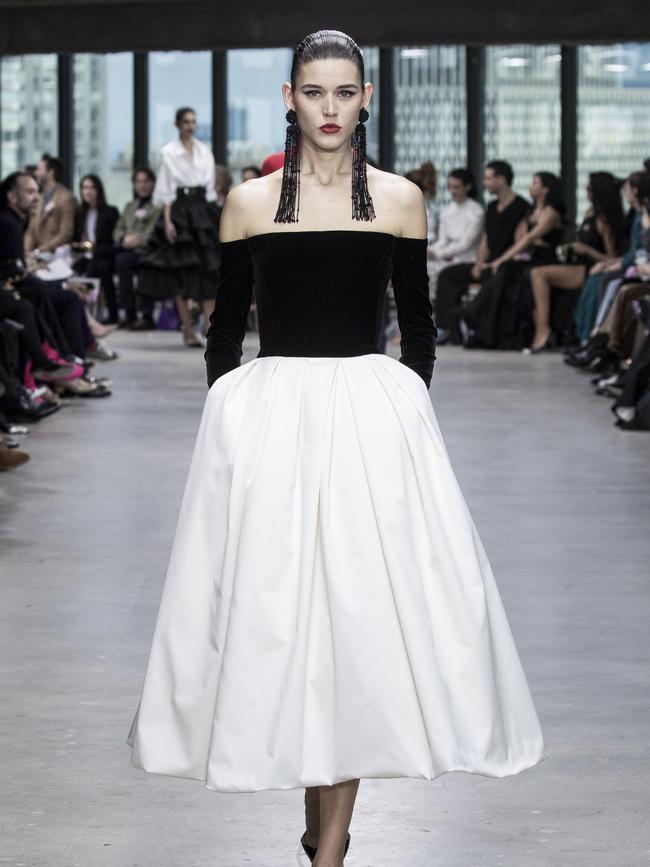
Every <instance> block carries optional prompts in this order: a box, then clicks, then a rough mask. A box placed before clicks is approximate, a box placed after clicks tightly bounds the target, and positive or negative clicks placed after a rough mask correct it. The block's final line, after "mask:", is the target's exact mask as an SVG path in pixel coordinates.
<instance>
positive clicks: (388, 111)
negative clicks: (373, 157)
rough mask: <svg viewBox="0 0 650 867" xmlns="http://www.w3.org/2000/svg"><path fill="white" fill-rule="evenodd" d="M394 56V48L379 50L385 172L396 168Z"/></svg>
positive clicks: (381, 161)
mask: <svg viewBox="0 0 650 867" xmlns="http://www.w3.org/2000/svg"><path fill="white" fill-rule="evenodd" d="M393 56H394V54H393V49H392V48H380V49H379V167H380V168H381V169H383V170H384V171H385V172H392V171H393V169H394V167H395V95H394V94H395V91H394V88H393Z"/></svg>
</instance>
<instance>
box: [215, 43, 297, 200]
mask: <svg viewBox="0 0 650 867" xmlns="http://www.w3.org/2000/svg"><path fill="white" fill-rule="evenodd" d="M290 66H291V51H290V50H289V49H288V48H268V49H242V50H235V51H229V52H228V166H229V168H230V170H231V172H233V174H234V175H235V177H234V180H235V183H238V182H239V180H240V177H239V170H240V169H242V168H243V167H244V166H246V165H257V166H260V167H261V165H262V163H263V162H264V160H265V159H266V157H267V156H269V154H273V153H278V152H279V151H281V150H283V149H284V138H285V130H286V128H287V122H286V120H285V114H286V112H287V110H286V108H285V105H284V101H283V99H282V84H283V82H285V81H288V79H289V68H290Z"/></svg>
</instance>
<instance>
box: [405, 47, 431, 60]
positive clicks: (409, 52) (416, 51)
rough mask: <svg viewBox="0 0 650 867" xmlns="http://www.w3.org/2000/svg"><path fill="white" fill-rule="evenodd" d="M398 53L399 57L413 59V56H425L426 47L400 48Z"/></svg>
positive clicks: (426, 52)
mask: <svg viewBox="0 0 650 867" xmlns="http://www.w3.org/2000/svg"><path fill="white" fill-rule="evenodd" d="M399 54H400V57H406V58H409V59H413V58H414V57H426V56H427V54H428V51H427V49H426V48H402V50H401V51H400V53H399Z"/></svg>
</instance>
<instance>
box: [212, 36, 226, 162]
mask: <svg viewBox="0 0 650 867" xmlns="http://www.w3.org/2000/svg"><path fill="white" fill-rule="evenodd" d="M212 152H213V153H214V160H215V162H216V163H221V164H222V165H227V163H228V52H227V51H225V50H221V51H213V52H212Z"/></svg>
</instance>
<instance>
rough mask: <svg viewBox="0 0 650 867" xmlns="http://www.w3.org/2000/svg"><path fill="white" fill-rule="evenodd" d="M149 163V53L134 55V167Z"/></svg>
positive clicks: (140, 52)
mask: <svg viewBox="0 0 650 867" xmlns="http://www.w3.org/2000/svg"><path fill="white" fill-rule="evenodd" d="M148 164H149V55H148V54H147V53H146V52H142V51H138V52H136V53H135V54H134V55H133V167H134V168H135V167H136V166H146V165H148Z"/></svg>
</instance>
